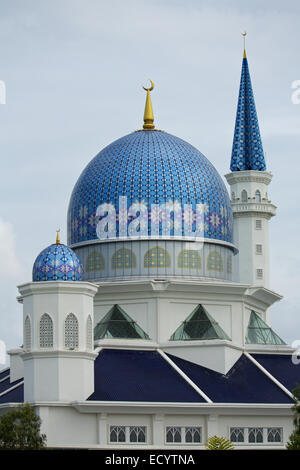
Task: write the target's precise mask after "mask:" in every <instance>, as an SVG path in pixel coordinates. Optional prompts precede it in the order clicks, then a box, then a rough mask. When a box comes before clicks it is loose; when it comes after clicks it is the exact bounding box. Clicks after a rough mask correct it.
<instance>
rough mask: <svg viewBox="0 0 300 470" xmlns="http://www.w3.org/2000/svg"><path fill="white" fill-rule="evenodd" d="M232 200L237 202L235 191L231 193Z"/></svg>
mask: <svg viewBox="0 0 300 470" xmlns="http://www.w3.org/2000/svg"><path fill="white" fill-rule="evenodd" d="M231 199H232V200H233V201H234V200H235V192H234V191H232V193H231Z"/></svg>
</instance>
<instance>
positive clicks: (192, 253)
mask: <svg viewBox="0 0 300 470" xmlns="http://www.w3.org/2000/svg"><path fill="white" fill-rule="evenodd" d="M177 266H178V268H191V269H201V256H200V253H199V251H197V250H181V252H180V253H179V255H178V259H177Z"/></svg>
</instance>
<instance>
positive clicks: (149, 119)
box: [143, 78, 155, 131]
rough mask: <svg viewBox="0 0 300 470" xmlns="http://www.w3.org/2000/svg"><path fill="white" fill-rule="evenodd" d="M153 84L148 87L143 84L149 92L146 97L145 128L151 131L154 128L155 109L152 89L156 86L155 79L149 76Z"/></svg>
mask: <svg viewBox="0 0 300 470" xmlns="http://www.w3.org/2000/svg"><path fill="white" fill-rule="evenodd" d="M149 80H150V83H151V86H150V87H149V88H146V87H144V86H143V88H144V90H145V91H146V92H147V97H146V104H145V112H144V125H143V129H145V130H148V131H151V130H153V129H154V127H155V126H154V124H153V122H154V116H153V110H152V103H151V96H150V91H152V90H153V88H154V83H153V81H152V80H151V79H150V78H149Z"/></svg>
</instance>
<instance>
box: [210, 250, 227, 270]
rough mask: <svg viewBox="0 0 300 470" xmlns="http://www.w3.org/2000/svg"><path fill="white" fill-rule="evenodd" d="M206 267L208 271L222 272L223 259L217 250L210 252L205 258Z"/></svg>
mask: <svg viewBox="0 0 300 470" xmlns="http://www.w3.org/2000/svg"><path fill="white" fill-rule="evenodd" d="M206 267H207V270H208V271H218V272H223V270H224V265H223V258H222V256H221V254H220V253H219V252H218V251H217V250H213V251H210V252H209V254H208V257H207V263H206Z"/></svg>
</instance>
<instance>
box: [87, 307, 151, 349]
mask: <svg viewBox="0 0 300 470" xmlns="http://www.w3.org/2000/svg"><path fill="white" fill-rule="evenodd" d="M103 338H128V339H130V338H136V339H149V336H148V335H147V333H145V332H144V331H143V330H142V328H141V327H140V326H139V325H138V324H137V323H136V322H135V321H134V320H133V319H132V318H130V316H129V315H127V313H126V312H125V311H124V310H123V309H122V308H121V307H120V306H119V305H117V304H116V305H114V306H113V307H112V308H111V309H110V310H109V311H108V312H107V314H106V315H105V316H104V317H103V318H102V320H101V321H100V322H99V323H98V324H97V325H96V326H95V328H94V339H95V340H97V339H103Z"/></svg>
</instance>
